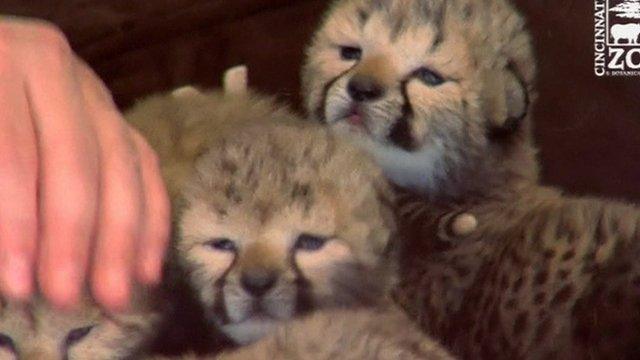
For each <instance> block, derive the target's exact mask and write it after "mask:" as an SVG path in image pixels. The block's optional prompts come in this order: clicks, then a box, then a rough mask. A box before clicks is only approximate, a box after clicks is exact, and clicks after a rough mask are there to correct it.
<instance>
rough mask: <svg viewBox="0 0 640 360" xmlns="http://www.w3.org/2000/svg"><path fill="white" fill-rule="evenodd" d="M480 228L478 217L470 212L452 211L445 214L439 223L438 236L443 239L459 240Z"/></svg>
mask: <svg viewBox="0 0 640 360" xmlns="http://www.w3.org/2000/svg"><path fill="white" fill-rule="evenodd" d="M477 228H478V218H477V217H476V216H475V215H473V214H471V213H468V212H452V213H448V214H446V215H444V216H443V217H442V218H441V219H440V221H439V224H438V236H439V237H440V239H442V240H446V241H453V242H455V241H457V240H459V239H460V238H464V237H467V236H469V235H471V234H473V232H474V231H476V229H477Z"/></svg>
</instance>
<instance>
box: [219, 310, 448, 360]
mask: <svg viewBox="0 0 640 360" xmlns="http://www.w3.org/2000/svg"><path fill="white" fill-rule="evenodd" d="M219 359H221V360H249V359H252V360H253V359H255V360H271V359H274V360H275V359H281V360H285V359H290V360H330V359H342V360H362V359H368V360H396V359H407V360H409V359H416V360H417V359H424V360H439V359H441V360H445V359H453V357H452V356H451V355H449V354H448V353H447V351H446V350H444V349H443V348H442V347H440V346H439V345H438V344H437V343H435V342H434V341H433V340H431V339H429V338H427V337H425V336H424V335H422V334H421V333H420V330H419V329H418V328H416V327H415V326H414V325H413V324H412V323H411V322H410V321H409V319H408V318H407V317H406V315H404V314H403V313H401V312H400V311H397V310H395V311H388V310H387V311H379V310H378V311H375V310H357V311H355V310H351V311H346V310H336V311H325V312H318V313H315V314H313V315H311V316H309V317H307V318H303V319H301V320H298V321H294V322H291V323H289V324H286V325H284V326H282V327H280V328H279V329H278V330H277V331H276V333H275V334H274V335H273V336H269V337H267V338H266V339H264V340H263V341H260V342H258V343H256V344H255V345H251V346H248V347H245V348H242V349H240V350H238V351H235V352H232V353H227V354H222V355H221V356H220V357H219Z"/></svg>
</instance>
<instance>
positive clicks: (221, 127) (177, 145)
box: [125, 87, 298, 205]
mask: <svg viewBox="0 0 640 360" xmlns="http://www.w3.org/2000/svg"><path fill="white" fill-rule="evenodd" d="M274 116H276V117H278V118H279V119H280V120H281V121H284V122H287V121H298V119H297V118H295V117H294V115H293V114H291V113H290V112H289V111H288V110H286V108H285V107H282V106H278V105H276V104H275V102H274V101H273V100H272V99H270V98H268V97H264V96H257V95H255V94H252V93H251V92H250V91H248V90H247V92H246V93H239V94H235V93H229V94H224V93H222V92H220V91H200V90H198V89H196V88H194V87H186V88H181V89H178V91H177V93H175V92H174V93H166V94H158V95H154V96H151V97H148V98H146V99H144V101H140V102H139V103H137V104H136V105H135V106H134V107H133V108H132V109H130V110H129V111H127V112H126V113H125V117H126V118H127V120H128V121H129V122H130V123H131V124H132V125H133V126H134V127H136V128H137V129H138V130H139V131H140V132H141V133H142V134H143V136H144V137H145V138H146V139H147V141H148V142H149V143H150V145H151V146H152V147H153V149H154V150H155V151H156V152H157V154H158V156H159V158H160V162H161V168H162V173H163V177H164V179H165V182H166V183H167V187H168V190H169V193H170V195H171V198H172V199H173V200H174V202H175V201H176V200H177V198H178V197H179V193H180V190H181V189H182V188H183V186H184V181H185V180H186V178H187V177H188V176H189V174H190V173H191V172H192V171H193V164H194V162H195V160H196V159H197V158H198V157H199V156H200V155H202V153H203V152H205V151H206V149H207V148H208V147H209V146H210V144H212V143H213V142H215V141H216V140H218V139H221V138H223V137H225V136H229V135H230V134H231V133H232V131H233V130H234V129H235V128H236V127H238V126H242V125H243V124H244V125H246V124H250V123H260V122H262V121H264V120H265V119H268V118H272V117H274ZM175 205H178V204H177V203H176V204H175Z"/></svg>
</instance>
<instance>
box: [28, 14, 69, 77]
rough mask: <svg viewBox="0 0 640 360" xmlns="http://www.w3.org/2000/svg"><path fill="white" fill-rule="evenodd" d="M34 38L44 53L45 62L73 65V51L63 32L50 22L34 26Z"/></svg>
mask: <svg viewBox="0 0 640 360" xmlns="http://www.w3.org/2000/svg"><path fill="white" fill-rule="evenodd" d="M34 36H35V38H36V41H37V42H38V46H39V47H40V51H41V52H42V56H43V59H44V60H49V61H51V62H55V63H56V64H57V65H65V66H68V65H71V64H72V60H73V51H72V50H71V45H70V44H69V41H68V40H67V37H66V36H65V35H64V33H63V32H62V30H60V29H59V28H58V27H57V26H55V25H53V24H51V23H48V22H39V23H38V24H37V25H34Z"/></svg>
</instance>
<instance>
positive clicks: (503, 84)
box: [302, 0, 535, 193]
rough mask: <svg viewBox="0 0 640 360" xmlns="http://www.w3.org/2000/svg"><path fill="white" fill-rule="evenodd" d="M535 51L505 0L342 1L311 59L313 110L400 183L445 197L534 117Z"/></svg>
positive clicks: (306, 74) (308, 77)
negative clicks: (496, 143)
mask: <svg viewBox="0 0 640 360" xmlns="http://www.w3.org/2000/svg"><path fill="white" fill-rule="evenodd" d="M529 43H530V40H529V35H528V33H527V32H526V30H525V28H524V21H523V20H522V19H521V18H520V16H519V15H518V14H517V13H516V12H515V11H514V10H513V9H512V8H511V6H509V5H508V4H507V3H506V2H505V1H503V0H490V1H479V0H454V1H445V0H387V1H380V0H345V1H337V2H335V5H334V6H333V7H332V8H331V9H330V10H329V13H328V16H327V17H326V19H325V21H324V23H323V24H322V26H321V27H320V29H319V31H318V32H317V33H316V35H315V37H314V39H313V41H312V43H311V46H310V47H309V49H308V51H307V61H306V65H305V67H304V69H303V72H302V75H303V90H304V93H305V98H306V106H307V109H308V111H309V113H310V114H311V116H312V117H315V118H316V119H317V120H319V121H321V122H323V123H326V124H327V125H329V126H330V127H331V128H332V129H334V130H335V131H338V132H340V133H344V134H348V135H349V136H350V137H352V138H353V139H354V140H355V141H357V142H358V143H360V144H362V145H363V146H364V147H365V148H366V149H367V150H368V151H370V152H371V153H372V154H373V155H374V156H375V158H376V160H377V161H378V163H379V164H380V165H381V166H382V167H383V168H384V170H385V173H386V175H387V176H388V177H389V178H390V179H391V180H392V181H394V182H395V183H396V184H397V185H400V186H403V187H408V188H412V189H414V190H422V191H426V192H430V193H437V192H438V191H440V190H441V187H443V186H446V183H447V182H448V181H451V180H455V177H456V175H457V172H456V166H473V165H474V163H476V162H477V159H471V158H470V157H471V156H473V155H478V154H486V153H487V152H489V151H490V143H491V141H492V137H495V136H499V135H500V134H503V133H505V132H508V131H511V130H512V129H513V128H514V127H515V126H516V125H517V124H518V123H519V121H520V120H521V119H522V118H523V117H524V116H525V115H526V113H527V108H528V97H529V93H530V92H531V90H532V86H531V83H532V81H533V77H534V71H535V69H534V63H533V56H532V54H531V49H530V44H529Z"/></svg>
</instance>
